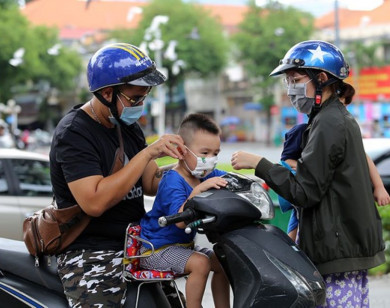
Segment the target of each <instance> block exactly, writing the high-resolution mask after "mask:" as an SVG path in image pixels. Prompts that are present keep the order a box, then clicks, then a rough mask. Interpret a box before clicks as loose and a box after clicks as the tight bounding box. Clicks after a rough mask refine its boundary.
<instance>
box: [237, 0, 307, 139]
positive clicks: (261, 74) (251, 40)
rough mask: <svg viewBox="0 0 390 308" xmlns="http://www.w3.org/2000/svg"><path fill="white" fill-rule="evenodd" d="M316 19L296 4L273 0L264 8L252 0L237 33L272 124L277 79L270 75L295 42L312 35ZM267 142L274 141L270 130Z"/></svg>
mask: <svg viewBox="0 0 390 308" xmlns="http://www.w3.org/2000/svg"><path fill="white" fill-rule="evenodd" d="M313 22H314V18H313V16H312V15H310V14H309V13H305V12H301V11H299V10H297V9H295V8H293V7H283V6H281V5H280V4H278V3H277V2H273V1H269V2H268V4H267V5H266V6H265V7H264V8H263V7H259V6H256V5H255V3H254V1H251V2H250V3H249V11H248V13H247V14H246V16H245V18H244V20H243V21H242V23H241V24H240V26H239V32H238V33H237V34H236V35H235V36H234V42H235V43H236V45H237V48H238V50H239V58H238V59H239V61H240V62H241V63H242V64H243V65H244V67H245V69H246V71H247V72H248V74H249V76H250V77H252V79H253V80H254V87H255V90H256V91H257V92H258V96H259V97H260V102H261V104H262V105H263V108H264V110H266V112H267V115H268V117H267V118H268V124H269V125H268V127H270V120H271V115H270V107H271V106H272V105H274V94H273V93H274V86H275V84H276V82H277V79H275V78H269V74H270V73H271V71H272V70H273V69H274V68H275V67H276V66H277V65H278V63H279V60H280V59H281V58H283V56H284V55H285V53H286V52H287V51H288V50H289V49H290V48H291V47H292V46H293V45H294V44H296V43H298V42H300V41H303V40H307V39H309V38H310V35H311V33H312V32H313V29H314V26H313ZM267 143H268V144H269V143H270V132H269V131H268V134H267Z"/></svg>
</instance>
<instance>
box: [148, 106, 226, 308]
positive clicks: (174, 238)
mask: <svg viewBox="0 0 390 308" xmlns="http://www.w3.org/2000/svg"><path fill="white" fill-rule="evenodd" d="M179 135H180V136H181V137H182V138H183V141H184V144H185V145H186V147H187V149H188V151H187V154H185V155H184V158H183V160H180V161H179V162H178V164H177V165H176V167H174V168H173V169H172V170H170V171H168V172H166V173H165V174H164V176H163V178H162V179H161V182H160V184H159V188H158V191H157V195H156V199H155V202H154V204H153V208H152V210H151V211H150V212H148V213H146V215H145V216H144V217H143V218H142V220H141V223H140V225H141V237H142V238H144V239H146V240H148V241H150V242H151V243H152V244H153V246H154V249H155V254H153V255H151V256H150V257H148V258H143V259H141V263H140V265H141V267H143V268H147V269H156V270H160V271H174V272H175V273H179V274H183V273H184V274H188V279H187V283H186V301H187V308H193V307H196V308H199V307H201V303H202V297H203V293H204V289H205V286H206V282H207V277H208V275H209V272H210V270H211V271H213V272H214V275H213V278H212V282H211V288H212V294H213V298H214V304H215V307H218V308H224V307H229V306H230V304H229V300H230V296H229V291H230V286H229V282H228V280H227V277H226V275H225V273H224V271H223V269H222V267H221V265H220V264H219V262H218V259H217V258H216V256H215V255H214V253H213V251H212V250H211V249H208V248H200V247H198V246H196V245H195V246H194V245H193V240H194V237H195V232H192V233H191V234H186V233H185V232H184V228H185V227H186V225H185V224H184V223H177V224H176V225H169V226H166V227H164V228H161V227H160V226H159V225H158V218H159V217H161V216H166V215H172V214H176V213H179V212H182V211H183V207H184V205H185V203H186V201H187V200H188V199H190V198H192V197H194V196H196V195H197V194H199V193H201V192H204V191H207V190H209V189H210V188H216V189H219V188H221V187H225V186H226V184H227V182H226V180H224V179H223V178H221V177H220V176H221V175H223V174H225V172H224V171H220V170H217V169H214V168H215V166H216V164H217V155H218V153H219V151H220V144H221V141H220V129H219V128H218V126H217V125H216V124H215V123H214V122H213V121H212V120H211V119H210V118H209V117H207V116H205V115H203V114H197V113H196V114H190V115H188V116H187V117H186V118H185V119H184V120H183V121H182V123H181V125H180V128H179ZM149 249H150V247H148V246H146V245H144V246H143V247H142V248H141V253H145V252H147V250H149Z"/></svg>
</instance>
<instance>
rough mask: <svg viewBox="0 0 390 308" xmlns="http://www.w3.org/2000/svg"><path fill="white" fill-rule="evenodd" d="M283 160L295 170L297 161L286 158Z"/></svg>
mask: <svg viewBox="0 0 390 308" xmlns="http://www.w3.org/2000/svg"><path fill="white" fill-rule="evenodd" d="M285 162H286V164H288V165H289V166H290V167H291V169H293V170H297V161H296V160H295V159H286V160H285Z"/></svg>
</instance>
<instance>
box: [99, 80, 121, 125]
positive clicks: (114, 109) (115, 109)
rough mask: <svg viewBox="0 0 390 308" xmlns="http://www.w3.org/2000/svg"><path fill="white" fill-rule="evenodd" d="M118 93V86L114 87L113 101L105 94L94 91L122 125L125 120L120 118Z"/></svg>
mask: <svg viewBox="0 0 390 308" xmlns="http://www.w3.org/2000/svg"><path fill="white" fill-rule="evenodd" d="M118 93H119V91H118V89H117V88H116V87H113V90H112V99H111V102H109V101H108V100H106V99H105V98H104V97H103V95H101V94H100V93H99V92H94V93H93V94H94V95H95V96H96V97H97V98H98V99H99V101H100V102H101V103H102V104H103V105H105V106H107V107H108V108H109V109H110V111H111V114H112V115H113V117H114V118H115V119H116V120H117V121H118V123H120V124H121V125H122V124H123V122H122V120H121V119H120V118H119V114H118V107H117V106H116V103H117V100H118Z"/></svg>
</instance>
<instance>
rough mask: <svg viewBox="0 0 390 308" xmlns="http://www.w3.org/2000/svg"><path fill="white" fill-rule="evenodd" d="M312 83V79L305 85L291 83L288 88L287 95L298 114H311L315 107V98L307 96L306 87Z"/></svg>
mask: <svg viewBox="0 0 390 308" xmlns="http://www.w3.org/2000/svg"><path fill="white" fill-rule="evenodd" d="M310 81H311V79H310V80H309V81H308V82H305V83H290V84H289V85H288V87H287V95H288V97H289V98H290V101H291V104H292V105H293V106H294V108H295V109H296V110H297V111H298V112H301V113H306V114H310V112H311V109H312V107H313V105H314V97H307V96H306V85H307V84H308V83H309V82H310Z"/></svg>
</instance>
